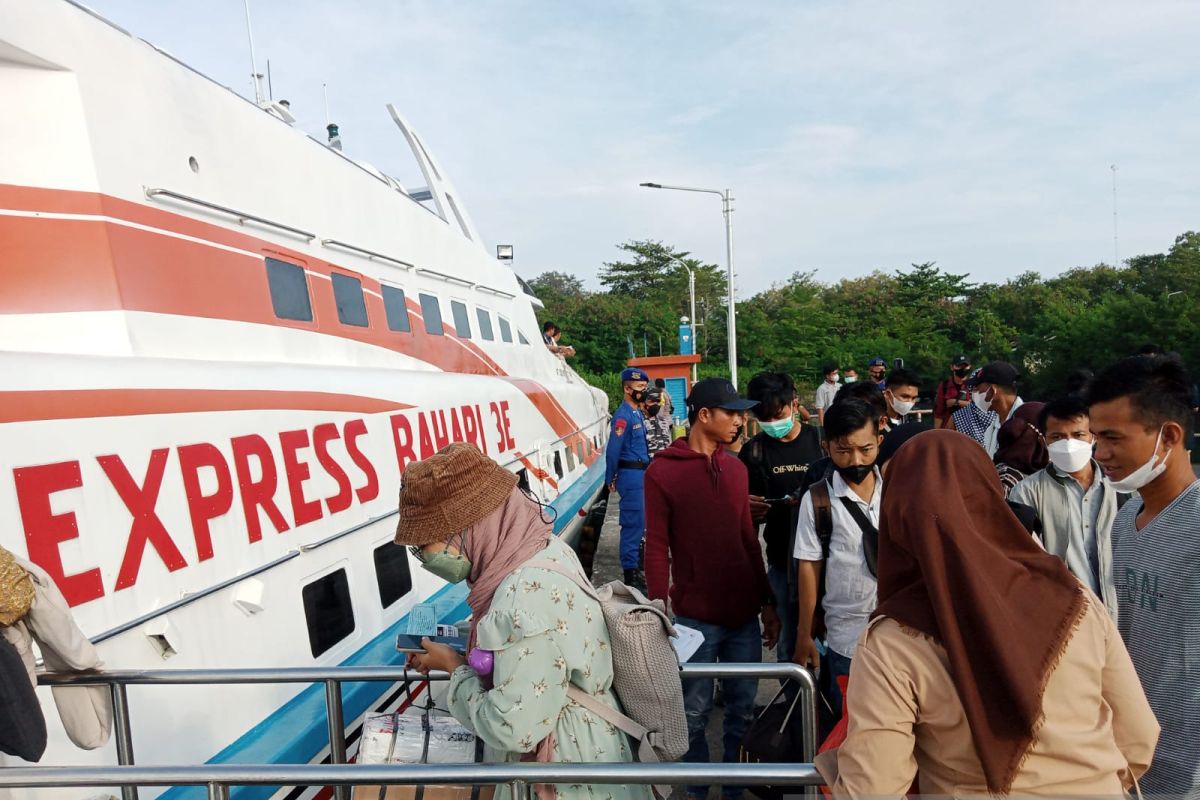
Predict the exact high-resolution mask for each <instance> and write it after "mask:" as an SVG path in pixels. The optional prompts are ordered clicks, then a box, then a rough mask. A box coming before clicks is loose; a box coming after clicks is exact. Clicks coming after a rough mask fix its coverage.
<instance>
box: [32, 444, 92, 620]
mask: <svg viewBox="0 0 1200 800" xmlns="http://www.w3.org/2000/svg"><path fill="white" fill-rule="evenodd" d="M13 484H14V485H15V486H16V490H17V505H18V506H19V507H20V509H21V522H22V524H23V525H24V527H25V547H26V548H27V550H28V552H29V560H30V561H32V562H33V563H35V564H37V565H38V566H39V567H41V568H42V569H44V570H46V572H47V573H49V575H50V577H51V578H53V579H54V582H55V583H56V584H58V588H59V590H60V591H61V592H62V593H63V596H64V597H66V599H67V602H68V603H69V604H71V605H73V606H77V605H80V604H82V603H86V602H88V601H89V600H95V599H96V598H97V597H103V596H104V582H103V581H102V580H101V578H100V570H99V568H97V567H93V568H92V569H89V570H85V571H84V572H77V573H75V574H73V575H68V574H67V572H66V569H65V568H64V567H63V562H62V553H61V552H60V551H59V549H58V548H59V545H61V544H62V543H63V542H69V541H71V540H72V539H78V538H79V525H78V523H77V522H76V521H75V514H73V513H71V512H67V513H65V514H55V513H54V512H53V511H52V510H51V508H50V496H51V495H52V494H55V493H57V492H62V491H66V490H67V489H78V488H79V487H81V486H83V476H82V475H81V474H80V471H79V462H78V461H63V462H60V463H57V464H41V465H39V466H36V467H18V468H17V469H14V470H13Z"/></svg>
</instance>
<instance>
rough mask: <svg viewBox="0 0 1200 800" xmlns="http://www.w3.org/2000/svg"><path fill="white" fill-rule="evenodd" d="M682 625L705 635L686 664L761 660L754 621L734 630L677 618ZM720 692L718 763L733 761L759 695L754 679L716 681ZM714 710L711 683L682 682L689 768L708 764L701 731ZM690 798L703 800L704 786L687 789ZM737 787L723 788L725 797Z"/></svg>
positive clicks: (732, 794)
mask: <svg viewBox="0 0 1200 800" xmlns="http://www.w3.org/2000/svg"><path fill="white" fill-rule="evenodd" d="M677 621H678V622H679V623H680V624H681V625H686V626H688V627H689V628H695V629H696V630H698V631H700V633H702V634H703V635H704V642H703V643H702V644H701V645H700V649H699V650H697V651H696V654H695V655H694V656H692V657H691V659H689V663H692V664H700V663H713V662H723V663H732V664H746V663H756V662H760V661H762V631H761V629H760V628H759V625H758V620H757V619H755V620H751V621H750V622H747V623H746V624H745V625H742V626H741V627H738V628H727V627H724V626H723V625H713V624H711V623H708V622H700V621H699V620H695V619H688V618H686V617H679V619H678V620H677ZM721 693H722V696H723V698H724V701H725V731H724V736H723V738H722V759H723V760H724V761H726V762H736V761H737V755H738V747H739V746H740V745H741V743H742V737H743V736H745V734H746V729H747V728H749V727H750V722H751V720H752V719H753V717H754V696H755V695H756V694H758V680H757V679H746V678H742V679H738V680H734V679H730V678H722V679H721ZM712 706H713V682H712V681H711V680H707V681H706V680H693V681H684V684H683V710H684V712H685V713H686V714H687V724H688V751H687V754H686V755H684V757H683V760H684V761H686V762H691V763H693V764H704V763H708V761H709V757H708V740H707V739H706V737H705V729H706V728H707V727H708V717H709V714H710V713H711V712H712ZM687 791H688V794H689V795H695V796H700V797H703V796H704V795H706V794H707V793H708V787H707V786H689V787H687ZM741 793H742V789H741V787H738V786H726V787H724V794H725V796H726V797H738V796H740V795H741Z"/></svg>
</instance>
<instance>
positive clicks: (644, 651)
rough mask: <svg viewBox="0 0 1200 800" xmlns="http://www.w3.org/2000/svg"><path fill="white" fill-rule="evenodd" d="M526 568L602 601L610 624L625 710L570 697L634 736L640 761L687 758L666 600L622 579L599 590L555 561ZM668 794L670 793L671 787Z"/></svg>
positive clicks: (617, 688)
mask: <svg viewBox="0 0 1200 800" xmlns="http://www.w3.org/2000/svg"><path fill="white" fill-rule="evenodd" d="M524 566H527V567H536V568H538V569H545V570H549V571H550V572H556V573H558V574H560V575H563V576H565V577H567V578H570V579H571V580H572V581H574V582H575V583H576V584H577V585H578V586H579V588H580V589H582V590H583V592H584V594H586V595H588V596H589V597H591V598H592V599H593V600H595V601H596V602H598V603H599V604H600V612H601V613H602V614H603V615H604V622H605V624H606V625H607V626H608V637H609V644H610V646H611V650H612V661H613V684H612V688H613V691H614V692H615V693H616V695H617V698H618V699H619V700H620V701H621V705H622V706H623V707H624V708H625V714H622V713H620V712H619V711H617V710H616V709H613V708H609V707H608V706H606V705H604V704H603V703H601V702H599V701H597V700H596V699H595V698H594V697H592V696H591V695H590V694H588V693H587V692H585V691H583V690H581V689H579V688H578V687H577V686H574V685H572V686H570V687H569V688H568V689H567V696H568V697H569V698H571V699H572V700H574V701H575V702H576V703H578V704H579V705H581V706H583V707H584V708H586V709H587V710H588V711H591V712H592V713H593V714H595V715H597V716H598V717H600V718H601V719H603V720H604V721H605V722H608V723H609V724H611V725H613V726H615V727H616V728H618V729H620V730H621V731H624V732H625V733H626V734H628V735H629V736H630V737H632V738H633V739H634V740H635V746H634V747H633V751H634V755H635V757H636V758H637V760H638V761H641V762H658V761H677V760H679V759H680V758H681V757H683V754H684V753H686V752H687V749H688V729H687V717H686V716H685V714H684V711H683V682H682V681H681V679H680V677H679V656H678V655H676V653H675V648H674V647H673V646H672V645H671V637H672V636H674V635H675V627H674V626H673V625H672V624H671V618H670V617H669V616H668V615H667V608H666V604H665V603H664V602H663V601H661V600H648V599H647V598H646V596H645V595H643V594H642V593H641V592H639V591H638V590H637V589H634V588H633V587H631V586H626V585H625V584H624V583H622V582H621V581H612V582H611V583H606V584H605V585H604V586H601V587H600V588H599V589H597V588H595V587H593V586H592V584H591V583H590V582H589V581H588V580H587V579H586V578H585V577H584V576H583V575H581V574H579V572H578V571H576V570H573V569H571V568H570V567H568V566H565V565H563V564H560V563H558V562H555V561H549V560H538V561H529V562H527V563H526V564H525V565H524ZM626 715H628V716H626ZM666 794H670V788H669V787H667V790H666ZM663 796H666V795H663Z"/></svg>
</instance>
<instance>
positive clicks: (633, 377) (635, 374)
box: [621, 367, 650, 383]
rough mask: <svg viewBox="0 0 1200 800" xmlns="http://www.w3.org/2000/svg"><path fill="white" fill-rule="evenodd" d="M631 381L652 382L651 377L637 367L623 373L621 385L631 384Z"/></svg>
mask: <svg viewBox="0 0 1200 800" xmlns="http://www.w3.org/2000/svg"><path fill="white" fill-rule="evenodd" d="M630 381H646V382H647V383H649V382H650V376H649V375H647V374H646V373H645V371H644V370H640V369H638V368H637V367H629V368H628V369H625V370H623V371H622V372H621V383H629V382H630Z"/></svg>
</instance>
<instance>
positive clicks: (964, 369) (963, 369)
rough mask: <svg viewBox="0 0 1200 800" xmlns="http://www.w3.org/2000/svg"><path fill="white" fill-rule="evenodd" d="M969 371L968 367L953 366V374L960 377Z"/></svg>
mask: <svg viewBox="0 0 1200 800" xmlns="http://www.w3.org/2000/svg"><path fill="white" fill-rule="evenodd" d="M970 372H971V368H970V367H955V368H954V374H955V375H957V376H958V377H960V378H962V377H965V376H966V375H968V374H970Z"/></svg>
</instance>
